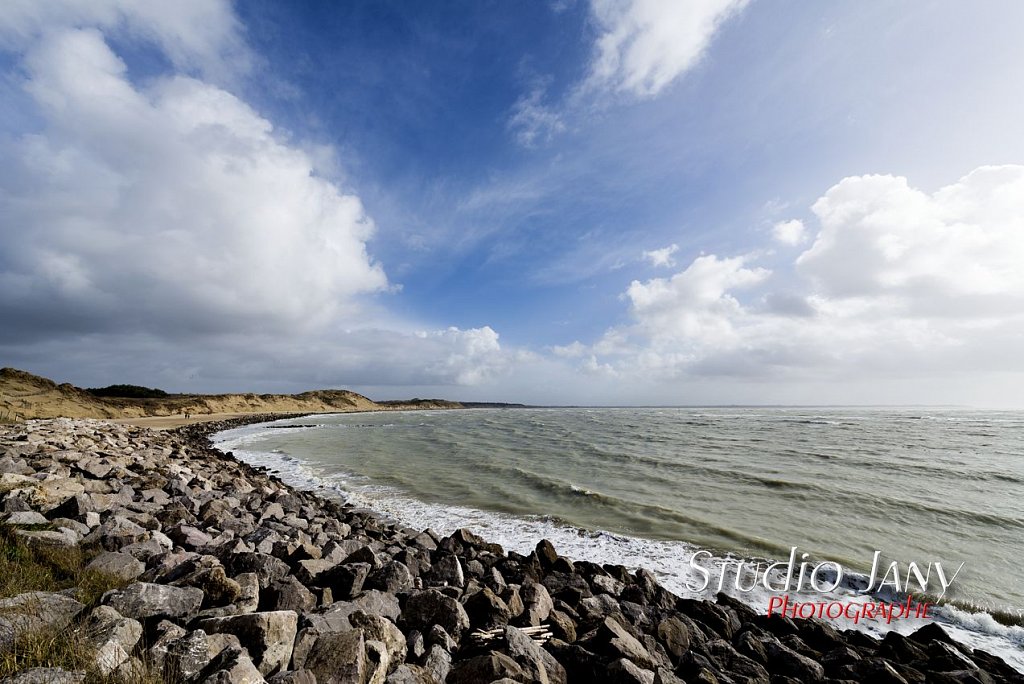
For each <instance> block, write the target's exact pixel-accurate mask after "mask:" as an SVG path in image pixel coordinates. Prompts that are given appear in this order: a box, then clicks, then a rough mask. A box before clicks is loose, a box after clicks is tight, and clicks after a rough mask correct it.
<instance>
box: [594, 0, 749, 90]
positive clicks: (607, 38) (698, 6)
mask: <svg viewBox="0 0 1024 684" xmlns="http://www.w3.org/2000/svg"><path fill="white" fill-rule="evenodd" d="M746 4H747V0H690V1H688V2H664V1H662V0H592V3H591V9H592V12H593V15H594V18H595V20H596V21H597V23H598V25H599V26H600V29H601V35H600V37H599V38H598V39H597V45H596V50H597V55H596V57H595V58H594V61H593V63H592V65H591V71H590V76H589V77H588V81H587V84H588V86H589V87H597V88H608V89H610V90H613V91H618V92H624V93H626V94H629V95H632V96H634V97H641V98H643V97H653V96H655V95H657V94H658V93H659V92H661V91H662V90H663V89H664V88H665V87H666V86H667V85H669V84H670V83H672V81H674V80H675V79H676V78H678V77H679V76H681V75H682V74H684V73H686V72H687V71H688V70H690V69H691V68H693V66H694V65H696V64H697V62H698V61H699V60H700V58H701V56H702V55H703V54H704V52H705V50H706V49H707V47H708V44H709V43H710V42H711V39H712V37H713V36H714V34H715V32H716V31H717V30H718V29H719V27H720V26H721V24H722V23H723V22H724V21H725V20H727V19H728V18H729V17H731V16H733V15H734V14H736V13H738V12H739V11H740V10H741V9H743V7H744V6H745V5H746Z"/></svg>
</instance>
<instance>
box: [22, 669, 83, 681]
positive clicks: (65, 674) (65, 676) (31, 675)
mask: <svg viewBox="0 0 1024 684" xmlns="http://www.w3.org/2000/svg"><path fill="white" fill-rule="evenodd" d="M84 679H85V673H84V672H69V671H68V670H63V669H61V668H59V667H32V668H29V669H27V670H22V671H21V672H16V673H15V674H13V675H11V676H10V677H8V678H6V679H4V680H3V682H4V684H79V682H81V681H83V680H84Z"/></svg>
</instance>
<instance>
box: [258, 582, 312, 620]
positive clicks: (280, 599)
mask: <svg viewBox="0 0 1024 684" xmlns="http://www.w3.org/2000/svg"><path fill="white" fill-rule="evenodd" d="M315 607H316V596H314V595H313V592H311V591H310V590H309V589H306V587H304V586H302V583H301V582H299V580H297V579H295V577H293V576H292V575H288V576H287V577H285V578H284V579H280V580H275V581H274V582H271V583H270V586H268V587H267V589H266V591H264V592H262V593H261V594H260V603H259V609H260V610H294V611H295V612H297V613H304V612H307V611H310V610H312V609H313V608H315Z"/></svg>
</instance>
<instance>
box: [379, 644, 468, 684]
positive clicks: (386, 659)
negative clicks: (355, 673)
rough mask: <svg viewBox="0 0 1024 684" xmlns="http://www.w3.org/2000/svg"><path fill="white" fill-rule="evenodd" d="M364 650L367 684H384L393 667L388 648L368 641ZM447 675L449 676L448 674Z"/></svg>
mask: <svg viewBox="0 0 1024 684" xmlns="http://www.w3.org/2000/svg"><path fill="white" fill-rule="evenodd" d="M363 648H364V651H365V659H366V674H365V675H364V676H365V677H366V684H384V680H385V678H387V676H388V667H389V666H390V665H391V656H389V655H388V650H387V647H386V646H385V645H384V644H382V643H381V642H379V641H372V640H366V641H365V642H364V643H363ZM449 657H450V656H449ZM445 675H446V676H447V672H446V673H445ZM440 681H444V680H443V679H442V680H440Z"/></svg>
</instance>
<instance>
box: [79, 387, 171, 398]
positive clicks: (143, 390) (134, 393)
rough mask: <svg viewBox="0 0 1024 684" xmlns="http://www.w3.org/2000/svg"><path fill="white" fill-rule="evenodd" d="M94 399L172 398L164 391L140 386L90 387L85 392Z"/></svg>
mask: <svg viewBox="0 0 1024 684" xmlns="http://www.w3.org/2000/svg"><path fill="white" fill-rule="evenodd" d="M85 391H86V392H88V393H89V394H91V395H93V396H94V397H116V398H119V399H163V398H165V397H168V396H170V395H169V394H167V392H164V391H163V390H162V389H156V388H155V387H142V386H140V385H108V386H106V387H89V388H86V390H85Z"/></svg>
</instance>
